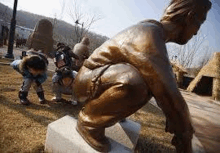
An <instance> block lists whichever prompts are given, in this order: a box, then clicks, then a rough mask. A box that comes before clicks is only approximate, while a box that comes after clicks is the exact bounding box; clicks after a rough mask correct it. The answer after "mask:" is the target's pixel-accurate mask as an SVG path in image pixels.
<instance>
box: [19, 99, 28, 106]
mask: <svg viewBox="0 0 220 153" xmlns="http://www.w3.org/2000/svg"><path fill="white" fill-rule="evenodd" d="M20 103H21V104H22V105H30V101H29V100H28V99H20Z"/></svg>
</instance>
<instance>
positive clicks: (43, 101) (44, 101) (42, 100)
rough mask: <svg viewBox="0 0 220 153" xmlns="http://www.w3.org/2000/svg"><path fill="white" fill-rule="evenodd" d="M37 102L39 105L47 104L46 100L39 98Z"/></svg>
mask: <svg viewBox="0 0 220 153" xmlns="http://www.w3.org/2000/svg"><path fill="white" fill-rule="evenodd" d="M39 102H40V104H46V103H47V100H46V99H40V98H39Z"/></svg>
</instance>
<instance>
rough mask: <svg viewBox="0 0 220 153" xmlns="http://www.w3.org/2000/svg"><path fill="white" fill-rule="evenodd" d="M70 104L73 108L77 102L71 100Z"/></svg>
mask: <svg viewBox="0 0 220 153" xmlns="http://www.w3.org/2000/svg"><path fill="white" fill-rule="evenodd" d="M70 103H71V105H74V106H76V105H77V104H78V102H77V101H76V100H71V101H70Z"/></svg>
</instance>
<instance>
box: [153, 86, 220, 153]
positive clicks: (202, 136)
mask: <svg viewBox="0 0 220 153" xmlns="http://www.w3.org/2000/svg"><path fill="white" fill-rule="evenodd" d="M180 92H181V94H182V95H183V97H184V99H185V100H186V102H187V104H188V107H189V111H190V114H191V117H192V123H193V126H194V128H195V136H196V138H197V139H198V140H199V142H200V143H201V145H202V147H203V148H204V151H205V152H206V153H220V102H219V101H215V100H212V99H211V97H207V96H199V95H196V94H194V93H191V92H187V91H185V90H181V89H180ZM150 103H152V104H153V105H155V106H156V107H158V106H157V104H156V101H155V99H154V98H152V99H151V101H150Z"/></svg>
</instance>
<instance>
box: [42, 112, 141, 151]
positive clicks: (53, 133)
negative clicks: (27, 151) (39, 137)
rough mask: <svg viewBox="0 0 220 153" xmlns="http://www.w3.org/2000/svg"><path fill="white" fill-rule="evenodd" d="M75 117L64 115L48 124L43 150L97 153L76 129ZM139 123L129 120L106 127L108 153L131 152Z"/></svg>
mask: <svg viewBox="0 0 220 153" xmlns="http://www.w3.org/2000/svg"><path fill="white" fill-rule="evenodd" d="M76 125H77V119H75V118H73V117H70V116H68V115H67V116H64V117H63V118H61V119H59V120H57V121H54V122H52V123H50V124H49V125H48V129H47V136H46V143H45V151H46V152H48V153H98V151H96V150H94V149H93V148H92V147H90V146H89V145H88V144H87V143H86V142H85V141H84V139H83V138H82V137H81V136H80V135H79V133H78V132H77V131H76ZM140 128H141V126H140V124H138V123H135V122H133V121H131V120H126V121H125V122H119V123H117V124H115V125H114V126H112V127H109V128H106V136H107V137H108V138H109V140H110V142H111V151H110V152H109V153H132V152H133V151H134V148H135V146H136V144H137V140H138V137H139V132H140Z"/></svg>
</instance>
